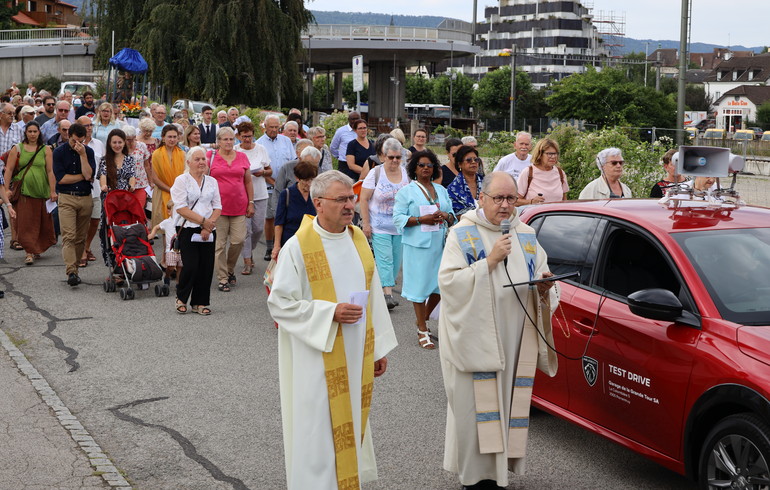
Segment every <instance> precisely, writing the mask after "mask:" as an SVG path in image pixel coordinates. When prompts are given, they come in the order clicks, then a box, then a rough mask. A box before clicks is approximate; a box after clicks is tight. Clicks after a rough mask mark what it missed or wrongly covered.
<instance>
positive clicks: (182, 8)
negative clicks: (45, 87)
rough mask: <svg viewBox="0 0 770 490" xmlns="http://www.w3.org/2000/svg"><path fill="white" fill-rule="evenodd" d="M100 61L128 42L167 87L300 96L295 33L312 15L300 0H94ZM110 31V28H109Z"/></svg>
mask: <svg viewBox="0 0 770 490" xmlns="http://www.w3.org/2000/svg"><path fill="white" fill-rule="evenodd" d="M96 1H97V2H98V4H99V8H98V14H99V18H100V22H99V24H100V32H101V37H100V43H99V44H100V51H99V56H100V58H99V59H100V60H104V61H106V59H107V58H108V57H109V51H110V42H111V37H110V36H111V31H113V30H114V31H115V45H116V49H119V47H132V48H134V49H136V50H138V51H139V52H140V53H142V56H144V58H145V59H146V60H147V63H148V65H149V66H150V73H149V79H150V80H151V81H153V82H155V83H162V84H163V85H164V86H165V87H166V89H167V90H168V91H169V93H171V94H174V95H186V96H189V97H192V98H199V99H213V100H215V101H221V102H225V103H244V104H247V105H275V104H277V103H278V100H279V98H280V99H283V100H286V99H289V100H291V99H298V98H299V94H300V93H301V83H302V81H301V77H300V74H299V71H298V69H297V61H298V60H299V59H300V58H301V57H302V43H301V40H300V33H301V31H302V29H304V28H305V26H306V25H307V24H308V23H309V22H310V21H311V20H312V16H311V14H310V12H309V11H308V10H307V9H305V7H304V3H303V2H302V0H225V1H222V0H175V1H170V0H141V1H132V2H126V1H125V0H96ZM108 33H109V34H108Z"/></svg>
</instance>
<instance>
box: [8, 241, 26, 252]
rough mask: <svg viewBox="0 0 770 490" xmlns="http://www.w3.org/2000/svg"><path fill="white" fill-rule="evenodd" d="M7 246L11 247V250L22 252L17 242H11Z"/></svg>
mask: <svg viewBox="0 0 770 490" xmlns="http://www.w3.org/2000/svg"><path fill="white" fill-rule="evenodd" d="M9 246H10V247H11V250H24V247H22V246H21V243H19V241H18V240H11V244H10V245H9Z"/></svg>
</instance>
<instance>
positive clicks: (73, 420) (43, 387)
mask: <svg viewBox="0 0 770 490" xmlns="http://www.w3.org/2000/svg"><path fill="white" fill-rule="evenodd" d="M0 345H2V346H3V348H4V349H5V350H6V352H8V355H9V356H10V357H11V360H13V362H14V364H16V368H17V369H18V370H19V371H21V373H22V374H24V376H26V377H27V379H29V381H30V383H32V386H33V387H34V388H35V390H36V391H37V394H38V395H39V396H40V398H41V399H42V400H43V401H44V402H45V403H46V405H48V406H49V407H50V408H51V409H52V410H53V411H54V415H56V418H57V419H58V420H59V423H60V424H61V426H62V427H64V429H65V430H66V431H67V433H69V435H70V437H71V438H72V440H73V441H75V443H76V444H77V445H78V447H80V449H81V450H82V451H83V452H85V454H86V456H87V457H88V461H89V463H90V465H91V466H92V467H93V468H94V471H95V472H97V473H99V474H100V476H101V477H102V478H103V479H104V481H105V482H107V484H108V485H110V486H111V487H114V488H131V485H130V484H129V483H128V482H127V481H126V479H125V478H124V477H123V475H121V474H120V472H119V471H118V469H117V468H116V467H115V465H114V463H113V462H112V461H111V460H110V458H109V457H107V455H106V454H104V452H103V451H102V448H101V447H100V446H99V445H98V444H97V443H96V441H95V440H94V438H93V437H91V434H89V433H88V431H87V430H86V429H85V428H83V425H82V424H81V423H80V421H79V420H78V418H77V417H76V416H75V415H73V414H72V412H70V410H69V409H68V408H67V407H66V405H64V402H62V401H61V399H60V398H59V396H58V395H57V394H56V391H54V389H53V388H51V386H50V385H49V384H48V382H47V381H46V380H45V378H43V376H42V375H41V374H40V373H39V372H38V371H37V369H35V367H34V366H33V365H32V364H31V363H30V362H29V360H28V359H27V356H25V355H24V353H23V352H21V351H20V350H19V349H18V348H16V346H15V345H14V344H13V342H11V339H10V338H9V337H8V335H6V333H5V332H4V331H3V330H2V329H0Z"/></svg>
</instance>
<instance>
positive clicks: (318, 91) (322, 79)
mask: <svg viewBox="0 0 770 490" xmlns="http://www.w3.org/2000/svg"><path fill="white" fill-rule="evenodd" d="M327 82H328V87H327ZM327 88H328V89H329V97H328V102H327V97H326V95H327V94H326V89H327ZM332 104H334V75H331V76H328V77H327V76H326V75H316V76H315V78H314V79H313V109H318V108H322V107H323V108H329V107H331V105H332Z"/></svg>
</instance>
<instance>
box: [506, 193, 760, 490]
mask: <svg viewBox="0 0 770 490" xmlns="http://www.w3.org/2000/svg"><path fill="white" fill-rule="evenodd" d="M522 220H523V221H525V222H527V223H529V224H530V225H531V226H532V227H533V228H534V229H535V231H536V232H537V237H538V241H539V242H540V244H541V245H542V247H543V248H544V249H545V251H546V252H547V253H548V264H549V266H550V269H551V271H552V272H553V273H555V274H562V273H566V272H574V271H578V272H580V277H578V278H574V279H568V280H565V281H563V282H561V302H560V305H559V307H558V308H557V310H556V313H555V314H554V316H553V332H554V341H555V346H554V347H555V349H556V350H557V351H558V352H559V353H560V354H561V355H560V356H559V370H558V373H557V374H556V376H555V377H553V378H549V377H548V376H545V375H543V374H542V373H539V372H538V374H537V379H536V381H535V387H534V396H533V404H534V405H535V406H536V407H538V408H540V409H542V410H545V411H547V412H550V413H552V414H554V415H557V416H559V417H561V418H564V419H566V420H567V421H570V422H572V423H574V424H577V425H578V426H581V427H583V428H585V429H587V430H589V431H592V432H595V433H597V434H599V435H602V436H604V437H606V438H607V439H610V440H611V441H614V442H616V443H618V444H620V445H622V446H624V447H626V448H629V449H631V450H632V451H635V452H637V453H639V454H641V455H643V456H646V457H648V458H650V459H652V460H653V461H655V462H657V463H659V464H661V465H663V466H665V467H667V468H669V469H671V470H674V471H676V472H679V473H681V474H685V475H687V476H689V477H690V478H692V479H694V480H697V481H698V482H699V488H702V489H707V488H708V489H711V488H745V489H749V488H752V489H753V488H757V489H759V488H767V484H768V482H770V274H768V273H767V271H768V268H770V209H767V208H759V207H751V206H745V207H741V208H738V209H732V210H731V209H710V208H703V207H699V208H680V210H672V209H669V208H666V207H663V206H661V205H659V204H658V203H657V201H656V200H643V199H637V200H632V199H615V200H611V201H581V202H574V201H573V202H563V203H553V204H544V205H538V206H529V207H526V208H524V209H523V211H522ZM512 300H513V301H515V299H512Z"/></svg>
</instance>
